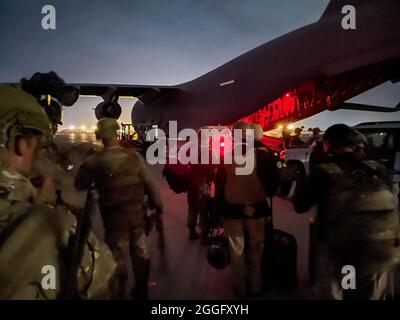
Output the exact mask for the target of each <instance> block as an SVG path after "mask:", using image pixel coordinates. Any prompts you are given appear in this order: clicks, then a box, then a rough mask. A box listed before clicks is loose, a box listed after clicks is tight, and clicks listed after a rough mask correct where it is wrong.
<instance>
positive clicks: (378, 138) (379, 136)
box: [353, 121, 400, 185]
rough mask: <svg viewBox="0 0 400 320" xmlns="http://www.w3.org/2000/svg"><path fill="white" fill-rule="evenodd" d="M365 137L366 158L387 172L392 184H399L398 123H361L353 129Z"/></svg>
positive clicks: (399, 132)
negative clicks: (383, 167)
mask: <svg viewBox="0 0 400 320" xmlns="http://www.w3.org/2000/svg"><path fill="white" fill-rule="evenodd" d="M353 129H356V130H358V131H360V132H361V133H362V134H364V135H365V137H366V138H367V141H368V149H367V150H368V156H369V157H370V158H371V159H373V160H376V161H378V162H380V163H382V164H383V165H385V166H386V168H387V169H388V170H389V172H390V173H391V175H392V177H393V182H394V183H395V184H397V185H398V184H399V182H400V121H386V122H363V123H360V124H358V125H356V126H354V127H353Z"/></svg>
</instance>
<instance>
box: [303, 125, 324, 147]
mask: <svg viewBox="0 0 400 320" xmlns="http://www.w3.org/2000/svg"><path fill="white" fill-rule="evenodd" d="M309 130H311V132H312V136H311V137H310V139H308V141H307V145H308V146H310V147H312V146H313V145H315V143H317V142H318V141H320V140H321V139H322V135H321V129H320V128H318V127H316V128H313V129H309Z"/></svg>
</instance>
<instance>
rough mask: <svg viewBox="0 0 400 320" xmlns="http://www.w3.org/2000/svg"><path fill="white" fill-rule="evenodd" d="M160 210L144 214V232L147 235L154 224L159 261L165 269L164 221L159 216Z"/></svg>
mask: <svg viewBox="0 0 400 320" xmlns="http://www.w3.org/2000/svg"><path fill="white" fill-rule="evenodd" d="M161 214H162V213H161V212H159V210H157V209H156V211H155V212H153V213H152V214H151V216H148V215H146V216H145V233H146V236H148V235H149V234H150V232H151V230H152V229H153V226H154V225H155V227H156V230H157V232H158V241H157V245H158V250H159V252H160V263H161V265H162V269H163V270H166V268H167V262H166V257H165V235H164V222H163V220H162V218H161Z"/></svg>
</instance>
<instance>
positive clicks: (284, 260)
mask: <svg viewBox="0 0 400 320" xmlns="http://www.w3.org/2000/svg"><path fill="white" fill-rule="evenodd" d="M271 212H272V200H271ZM263 274H264V284H265V287H266V288H267V289H268V288H271V287H273V288H276V289H293V288H295V287H296V285H297V242H296V238H295V237H294V236H293V235H291V234H289V233H287V232H284V231H281V230H277V229H274V227H273V219H272V214H271V217H270V219H267V222H266V224H265V245H264V256H263Z"/></svg>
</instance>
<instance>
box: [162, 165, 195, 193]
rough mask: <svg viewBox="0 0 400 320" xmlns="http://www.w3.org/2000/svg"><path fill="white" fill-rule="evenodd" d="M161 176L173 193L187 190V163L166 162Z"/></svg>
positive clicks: (188, 170) (188, 176) (188, 169)
mask: <svg viewBox="0 0 400 320" xmlns="http://www.w3.org/2000/svg"><path fill="white" fill-rule="evenodd" d="M163 176H164V177H165V179H166V180H167V182H168V185H169V187H170V189H171V190H172V191H174V192H175V193H182V192H187V191H188V189H189V184H190V166H189V165H188V164H187V165H185V164H181V163H177V164H166V165H165V167H164V170H163Z"/></svg>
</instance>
